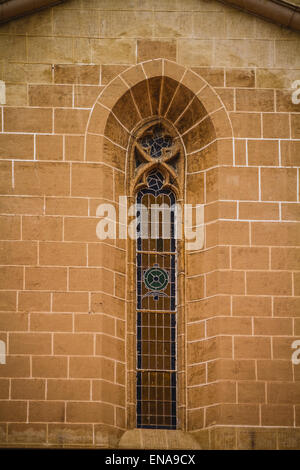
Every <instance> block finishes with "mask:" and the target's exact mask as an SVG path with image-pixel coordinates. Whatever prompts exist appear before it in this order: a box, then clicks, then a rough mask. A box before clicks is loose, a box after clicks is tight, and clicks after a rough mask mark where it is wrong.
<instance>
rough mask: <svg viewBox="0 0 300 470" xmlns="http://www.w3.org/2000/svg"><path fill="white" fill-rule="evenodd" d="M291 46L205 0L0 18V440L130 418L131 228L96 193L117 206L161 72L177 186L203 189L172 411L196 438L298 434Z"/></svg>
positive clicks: (266, 444) (218, 441) (115, 436)
mask: <svg viewBox="0 0 300 470" xmlns="http://www.w3.org/2000/svg"><path fill="white" fill-rule="evenodd" d="M299 46H300V40H299V34H298V33H295V32H292V31H289V30H285V29H283V28H279V27H278V26H275V25H272V24H269V23H267V22H264V21H262V20H260V19H258V18H255V17H253V16H250V15H246V14H244V13H240V12H237V11H236V10H234V9H232V8H230V7H225V6H224V5H223V4H222V3H220V2H217V1H205V0H176V1H175V0H172V1H171V0H160V1H159V0H147V1H139V0H122V1H118V0H113V1H108V0H70V1H67V2H65V3H64V4H62V5H60V6H57V7H54V8H49V9H48V10H45V11H43V12H41V13H38V14H35V15H32V16H30V17H26V18H23V19H20V20H15V21H12V22H10V23H8V24H6V25H2V26H0V64H1V74H0V79H2V80H3V81H5V84H6V105H2V106H1V112H2V114H1V116H2V119H1V121H0V166H1V172H2V177H1V180H0V181H1V182H0V185H1V198H0V214H1V215H0V232H1V236H0V238H1V240H2V241H1V242H0V263H1V267H0V279H1V281H0V284H1V287H0V289H1V290H0V340H2V341H4V342H5V344H6V347H7V358H6V364H5V365H4V364H0V377H1V378H0V398H1V401H0V442H1V445H2V446H7V445H31V446H32V445H36V446H44V445H50V446H74V445H77V446H102V447H115V446H117V445H118V440H119V438H120V436H121V435H122V434H123V433H124V431H125V430H126V429H128V427H129V428H130V427H132V416H133V413H134V396H133V395H132V387H130V385H132V383H133V382H132V379H133V378H134V374H133V375H132V371H131V369H130V367H131V364H132V362H131V361H132V357H133V356H134V354H135V353H134V346H133V340H132V336H134V330H133V323H132V322H133V317H132V315H131V314H130V312H131V310H130V303H131V302H132V295H133V293H134V292H133V288H132V285H130V284H129V283H128V282H129V281H128V279H129V277H128V275H127V274H128V272H129V269H130V263H129V264H128V259H127V253H128V246H127V244H126V243H125V241H124V240H106V241H105V242H99V239H98V238H97V236H96V226H97V223H98V221H99V218H98V217H97V216H96V209H97V206H98V205H99V204H100V203H101V202H103V201H106V202H111V203H113V204H114V205H115V207H116V209H117V210H118V196H119V195H121V194H125V191H126V189H125V186H126V185H125V183H126V178H128V174H127V166H126V152H127V145H128V141H129V137H130V132H131V128H130V125H133V124H136V123H137V122H139V120H142V119H143V118H145V117H147V116H149V113H148V114H147V111H146V105H145V102H144V98H143V93H142V91H141V90H142V87H143V86H144V85H143V83H144V84H145V83H146V82H147V81H148V82H149V80H150V79H151V78H153V77H156V76H158V77H164V79H163V80H162V83H167V78H166V77H168V79H172V80H174V82H176V87H177V86H178V84H180V86H181V87H182V88H181V92H180V93H178V95H177V98H176V94H175V90H176V89H175V88H174V89H173V90H172V85H170V86H169V87H168V89H167V87H166V88H165V92H162V93H163V94H162V96H163V97H165V99H168V100H175V101H174V102H175V105H176V110H179V109H180V112H181V113H182V119H181V120H180V119H178V118H179V116H177V115H176V116H175V114H176V113H175V114H174V116H173V117H172V115H169V116H167V117H168V118H170V121H172V122H174V123H175V125H177V127H178V129H179V132H180V134H181V136H182V139H183V142H184V144H185V149H186V156H185V158H186V175H185V178H186V179H185V184H186V189H187V192H186V199H187V202H191V203H194V204H196V203H201V204H202V203H203V204H205V246H204V248H203V249H201V250H198V251H194V252H186V253H185V268H184V276H185V278H184V282H183V286H182V287H181V289H182V292H183V291H185V299H184V303H183V305H182V308H181V309H180V315H181V317H180V318H181V321H182V322H181V324H180V329H179V335H180V338H179V348H178V357H179V359H180V361H181V366H180V367H181V369H180V370H181V372H182V375H183V381H182V385H181V390H180V394H181V397H182V400H181V407H182V411H181V415H180V428H181V429H182V430H184V431H189V432H192V433H193V434H194V437H196V438H197V439H198V442H199V445H200V446H202V448H230V449H235V448H250V449H251V448H299V447H300V365H295V364H293V363H292V360H291V356H292V353H293V349H292V343H293V341H295V340H297V339H298V340H299V339H300V319H299V311H300V297H299V296H300V275H299V248H298V247H299V240H300V228H299V223H297V220H298V221H299V161H300V157H299V155H300V114H299V107H300V104H298V105H297V104H293V103H292V100H291V95H292V91H293V89H292V84H293V82H294V81H295V80H300V55H299ZM153 59H155V60H154V61H153ZM160 59H164V60H160ZM141 63H142V65H140V64H141ZM138 86H139V87H140V89H139V88H138ZM161 90H164V89H163V88H161ZM166 90H167V91H166ZM126 96H127V98H128V97H131V98H129V101H130V99H132V101H130V106H131V107H130V106H129V104H128V103H129V101H128V99H127V101H126V98H125V97H126ZM194 97H195V98H194ZM176 99H177V101H176ZM192 99H194V102H193V103H194V104H191V100H192ZM117 103H119V107H118V106H117ZM120 103H121V105H120ZM126 103H127V104H126ZM195 104H197V106H196V105H195ZM126 106H128V109H130V113H129V112H127V114H126V115H125V111H126V109H127V108H126ZM180 106H181V108H180ZM151 108H152V105H150V108H149V109H151ZM124 110H125V111H124ZM134 113H135V114H134ZM201 113H203V114H201ZM135 115H136V119H134V117H133V116H135ZM123 117H124V120H123ZM132 119H133V121H132ZM200 121H201V122H202V124H201V122H200ZM199 122H200V124H199ZM204 123H205V126H206V127H205V132H203V129H204V127H203V126H204ZM133 435H134V434H133ZM171 442H172V439H170V437H168V443H169V444H168V445H169V446H170V447H172V444H171ZM174 442H175V441H174ZM130 445H133V444H132V441H131V443H130ZM136 445H137V446H138V445H140V444H139V443H138V442H137V444H136ZM176 445H177V444H174V446H176Z"/></svg>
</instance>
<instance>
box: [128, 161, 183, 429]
mask: <svg viewBox="0 0 300 470" xmlns="http://www.w3.org/2000/svg"><path fill="white" fill-rule="evenodd" d="M136 202H137V218H138V220H139V223H138V226H137V244H136V263H137V271H136V275H137V305H136V307H137V427H143V428H156V429H160V428H161V429H175V428H176V261H177V258H176V257H177V254H176V239H175V225H174V224H175V216H176V210H175V202H176V200H175V196H174V193H173V192H172V191H171V190H170V189H165V188H164V177H163V175H162V173H161V172H159V171H158V170H153V171H151V172H150V173H149V175H148V176H147V187H146V188H144V189H142V190H140V191H139V192H138V194H137V198H136ZM154 204H156V205H159V207H160V208H162V209H161V210H160V211H159V213H157V212H155V211H154V212H152V207H153V205H154ZM141 205H143V206H144V207H146V208H147V209H148V211H147V213H146V214H145V213H143V210H142V206H141ZM145 227H146V228H145Z"/></svg>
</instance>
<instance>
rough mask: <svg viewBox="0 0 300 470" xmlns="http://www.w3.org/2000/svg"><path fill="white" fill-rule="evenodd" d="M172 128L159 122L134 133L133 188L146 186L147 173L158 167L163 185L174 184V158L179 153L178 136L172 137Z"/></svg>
mask: <svg viewBox="0 0 300 470" xmlns="http://www.w3.org/2000/svg"><path fill="white" fill-rule="evenodd" d="M172 134H174V132H172V130H169V129H168V128H167V127H165V126H164V125H162V124H161V123H156V124H153V123H151V124H149V125H148V126H147V127H146V128H145V127H144V128H143V129H142V130H140V132H138V134H137V135H136V138H135V142H134V144H133V145H134V156H135V160H136V172H135V189H136V190H138V189H141V188H142V187H144V186H147V177H148V175H149V173H150V172H151V171H152V170H154V169H158V170H160V171H161V173H162V175H163V178H164V182H163V186H164V187H171V186H172V187H173V189H174V184H175V186H176V180H177V177H178V175H177V171H176V160H177V158H178V156H179V153H180V143H179V140H178V137H175V138H174V137H172Z"/></svg>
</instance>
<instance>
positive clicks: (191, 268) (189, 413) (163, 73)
mask: <svg viewBox="0 0 300 470" xmlns="http://www.w3.org/2000/svg"><path fill="white" fill-rule="evenodd" d="M160 116H161V117H164V119H167V120H168V121H169V122H170V123H171V124H172V125H173V126H174V127H175V128H176V131H177V132H178V135H179V137H180V139H181V141H182V144H183V146H184V151H185V188H186V192H185V201H186V202H187V203H192V204H204V205H205V222H207V223H208V225H207V226H206V237H205V246H204V248H205V249H206V248H209V247H210V246H214V245H217V244H218V242H217V238H218V236H217V230H213V229H212V227H213V224H214V222H217V219H218V166H220V165H232V162H233V154H234V149H233V132H232V126H231V122H230V119H229V117H228V113H227V111H226V108H225V106H224V104H223V103H222V101H221V99H220V98H219V96H218V95H217V93H216V92H215V91H214V89H213V88H212V87H211V86H210V85H209V84H208V83H207V82H206V81H205V80H204V79H203V78H202V77H200V76H199V75H198V74H197V73H195V72H193V71H191V70H190V69H187V68H185V67H183V66H181V65H178V64H176V63H175V62H171V61H169V60H166V59H155V60H150V61H146V62H143V63H140V64H138V65H135V66H132V67H129V68H128V69H127V70H125V71H124V72H122V73H120V74H119V75H118V76H117V77H116V78H114V79H113V80H112V81H111V82H110V83H109V84H108V85H107V86H106V87H105V88H104V90H103V91H102V92H101V94H100V95H99V97H98V99H97V101H96V102H95V104H94V106H93V109H92V111H91V114H90V117H89V121H88V125H87V129H86V136H85V155H84V159H85V161H86V162H95V163H99V164H103V165H104V166H105V167H107V168H110V169H111V170H112V173H113V178H112V180H111V181H112V184H113V188H112V187H111V186H110V185H108V186H109V188H110V189H109V190H108V191H107V194H106V195H105V199H106V200H109V201H112V202H113V203H114V204H115V206H116V208H117V206H118V197H119V195H124V194H125V193H126V173H128V171H129V161H128V149H129V144H130V139H131V137H132V134H133V132H134V129H135V128H136V127H137V126H138V125H139V123H141V122H143V121H144V120H147V119H149V118H151V117H158V118H159V117H160ZM120 248H122V249H123V250H124V252H123V254H124V256H123V257H121V258H120V257H119V258H118V259H119V262H120V263H123V264H124V266H122V270H123V271H124V272H125V271H126V269H127V271H128V266H129V269H130V264H132V263H131V259H130V256H129V258H128V256H127V250H126V244H125V241H124V240H121V241H120V240H117V241H116V242H115V249H116V250H118V249H120ZM103 249H105V247H103ZM196 255H197V253H196ZM194 258H195V253H193V252H191V253H188V254H187V255H186V257H185V260H184V264H185V266H186V267H187V276H186V288H183V291H185V292H186V313H185V316H184V315H182V318H183V319H184V322H183V324H182V325H181V328H182V330H181V331H182V332H181V336H182V338H184V337H185V336H186V335H187V328H188V325H189V323H193V322H195V321H198V320H199V319H203V318H205V315H206V313H205V306H206V304H205V302H203V305H202V306H201V307H199V308H195V304H194V300H197V299H194V297H193V296H194V295H195V294H194V290H195V289H194V288H193V287H192V284H193V283H194V281H193V280H192V279H194V280H195V278H197V276H198V275H199V283H200V284H201V282H202V281H201V279H200V278H201V275H202V274H203V267H202V266H198V265H197V263H195V261H194ZM114 262H115V261H114V260H113V259H112V266H113V264H114ZM126 263H127V268H126ZM209 269H210V270H212V269H214V270H217V269H218V256H217V255H216V256H215V259H214V261H213V262H212V263H210V268H209ZM200 292H201V289H200ZM133 294H134V292H133V291H132V290H130V289H127V299H126V302H123V305H122V307H121V309H120V311H121V312H122V313H121V315H122V318H123V319H125V318H126V313H125V309H126V305H127V304H128V303H130V302H132V299H133ZM112 302H113V299H112ZM209 308H211V306H209V307H208V309H209ZM203 309H204V310H203ZM127 330H128V331H131V332H133V331H134V325H132V324H130V318H127ZM124 335H125V333H124ZM184 349H185V350H186V351H187V357H186V358H184V357H183V358H182V360H183V362H184V363H185V364H186V366H185V367H186V368H190V371H189V373H187V374H186V376H187V378H188V379H187V380H191V381H192V380H193V379H192V374H193V372H192V364H193V355H194V354H195V352H194V351H193V348H189V346H188V347H187V349H186V348H184ZM217 349H218V345H217V344H216V350H215V355H216V357H218V350H217ZM202 353H203V351H200V352H199V351H197V354H200V355H201V354H202ZM133 354H134V350H133V349H132V345H131V343H130V342H129V343H127V351H126V357H128V355H129V356H130V355H131V356H132V355H133ZM108 356H109V352H108ZM123 362H126V361H125V352H124V361H123ZM189 377H190V378H189ZM131 378H132V376H130V375H129V378H128V379H127V381H128V382H129V383H130V381H131ZM193 389H194V390H193V394H190V395H189V393H187V394H186V396H185V397H184V399H183V403H182V423H183V426H182V429H184V430H195V429H198V428H197V426H198V424H196V425H194V424H195V423H198V422H199V419H200V417H199V413H198V411H194V409H195V408H196V402H197V400H198V395H197V393H195V387H193ZM132 394H133V389H132V387H127V403H129V405H128V407H127V410H128V416H129V417H130V416H131V417H132V416H133V415H134V413H135V410H134V405H132V403H133V402H134V397H133V395H132ZM127 423H129V427H132V426H133V424H132V423H133V420H132V418H131V419H129V420H127Z"/></svg>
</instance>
